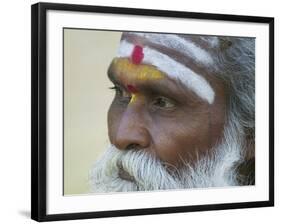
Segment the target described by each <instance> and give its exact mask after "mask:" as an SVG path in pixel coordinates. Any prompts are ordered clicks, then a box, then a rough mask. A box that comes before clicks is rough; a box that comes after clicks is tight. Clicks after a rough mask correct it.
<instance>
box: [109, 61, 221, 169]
mask: <svg viewBox="0 0 281 224" xmlns="http://www.w3.org/2000/svg"><path fill="white" fill-rule="evenodd" d="M199 71H200V75H201V76H202V78H203V79H205V80H207V82H208V83H209V84H210V85H211V88H212V89H213V91H214V93H215V98H214V100H213V102H212V103H210V102H207V101H206V100H204V99H202V98H201V97H199V96H198V95H197V94H196V93H195V92H194V91H191V90H190V89H188V88H187V87H186V86H184V85H182V83H181V82H180V81H176V80H174V79H171V78H169V77H168V76H167V75H166V74H165V73H163V72H160V71H159V70H157V68H156V67H154V66H152V65H146V64H133V63H132V62H131V61H130V60H129V59H125V58H117V59H114V61H113V62H112V64H111V66H110V68H109V71H108V76H109V78H110V80H111V81H112V83H113V85H114V88H115V91H116V94H115V97H114V100H113V102H112V104H111V106H110V109H109V112H108V131H109V139H110V142H111V144H113V145H115V146H116V147H117V148H118V149H120V150H131V149H137V150H145V151H146V152H148V153H149V154H154V155H156V156H157V157H158V158H159V159H160V160H161V161H162V162H163V163H165V164H167V165H171V167H180V166H181V165H182V163H183V162H188V163H192V162H195V161H196V159H198V158H200V157H201V156H202V155H204V153H205V152H207V151H208V150H209V149H211V148H212V147H214V146H215V145H216V144H218V143H219V142H220V139H221V137H222V134H223V127H224V124H225V113H226V93H225V92H226V90H225V89H224V88H223V84H222V83H221V82H220V81H219V80H217V79H216V78H214V77H211V76H204V70H199ZM194 88H201V87H200V86H197V87H196V86H195V87H194Z"/></svg>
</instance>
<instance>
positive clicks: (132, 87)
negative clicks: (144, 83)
mask: <svg viewBox="0 0 281 224" xmlns="http://www.w3.org/2000/svg"><path fill="white" fill-rule="evenodd" d="M127 90H128V92H130V93H137V92H138V89H137V88H136V87H135V86H133V85H131V84H128V85H127Z"/></svg>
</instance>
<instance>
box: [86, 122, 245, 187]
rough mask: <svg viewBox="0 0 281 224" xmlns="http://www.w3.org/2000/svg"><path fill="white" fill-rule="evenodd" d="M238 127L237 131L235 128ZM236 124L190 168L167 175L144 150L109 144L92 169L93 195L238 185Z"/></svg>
mask: <svg viewBox="0 0 281 224" xmlns="http://www.w3.org/2000/svg"><path fill="white" fill-rule="evenodd" d="M237 128H238V129H237ZM238 130H239V127H237V125H235V123H233V124H231V123H230V125H228V126H227V127H226V128H225V130H224V137H223V141H222V142H221V143H220V144H218V145H217V146H216V147H214V148H212V149H211V150H209V153H208V154H206V155H204V156H203V158H200V159H198V160H197V161H196V162H195V163H192V165H191V164H190V163H188V162H184V163H183V164H184V165H183V166H182V167H181V168H180V169H175V170H174V171H173V172H170V171H169V169H167V168H168V167H167V164H165V163H163V162H161V161H160V160H159V159H158V158H157V157H156V156H155V155H153V154H150V153H149V152H147V151H146V150H141V149H136V150H135V149H130V150H119V149H117V148H116V147H115V146H113V145H111V146H110V147H109V148H108V150H107V151H106V152H105V153H104V154H103V155H102V157H101V158H100V159H99V160H98V161H97V162H96V164H95V165H94V167H93V169H92V170H91V174H90V180H91V188H92V191H93V192H121V191H122V192H128V191H152V190H167V189H184V188H208V187H225V186H237V185H239V183H238V181H237V179H238V172H237V169H236V168H237V165H239V164H241V163H242V162H243V156H242V152H243V145H244V144H243V142H244V140H243V139H242V138H241V135H239V134H238V133H239V131H238Z"/></svg>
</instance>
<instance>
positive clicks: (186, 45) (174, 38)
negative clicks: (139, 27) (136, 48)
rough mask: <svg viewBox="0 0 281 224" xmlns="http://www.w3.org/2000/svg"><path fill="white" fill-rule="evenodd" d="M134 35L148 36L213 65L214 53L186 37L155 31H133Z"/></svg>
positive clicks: (199, 61)
mask: <svg viewBox="0 0 281 224" xmlns="http://www.w3.org/2000/svg"><path fill="white" fill-rule="evenodd" d="M132 34H133V35H136V36H140V37H143V38H146V39H147V40H148V41H150V42H152V43H155V44H160V45H163V46H165V47H168V48H171V49H174V50H176V51H178V52H180V53H182V54H184V55H186V56H190V57H192V58H193V59H194V60H195V61H196V62H197V63H199V64H203V65H206V66H210V65H213V66H214V61H213V58H212V55H211V54H210V53H209V52H208V51H206V50H205V49H203V48H202V47H200V46H198V45H197V44H195V43H194V42H192V41H191V40H188V39H184V38H182V37H180V36H178V35H175V34H155V33H132Z"/></svg>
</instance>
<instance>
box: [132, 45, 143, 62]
mask: <svg viewBox="0 0 281 224" xmlns="http://www.w3.org/2000/svg"><path fill="white" fill-rule="evenodd" d="M143 57H144V54H143V48H142V46H139V45H135V47H134V50H133V52H132V55H131V59H132V62H133V63H134V64H140V63H141V61H142V59H143Z"/></svg>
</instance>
